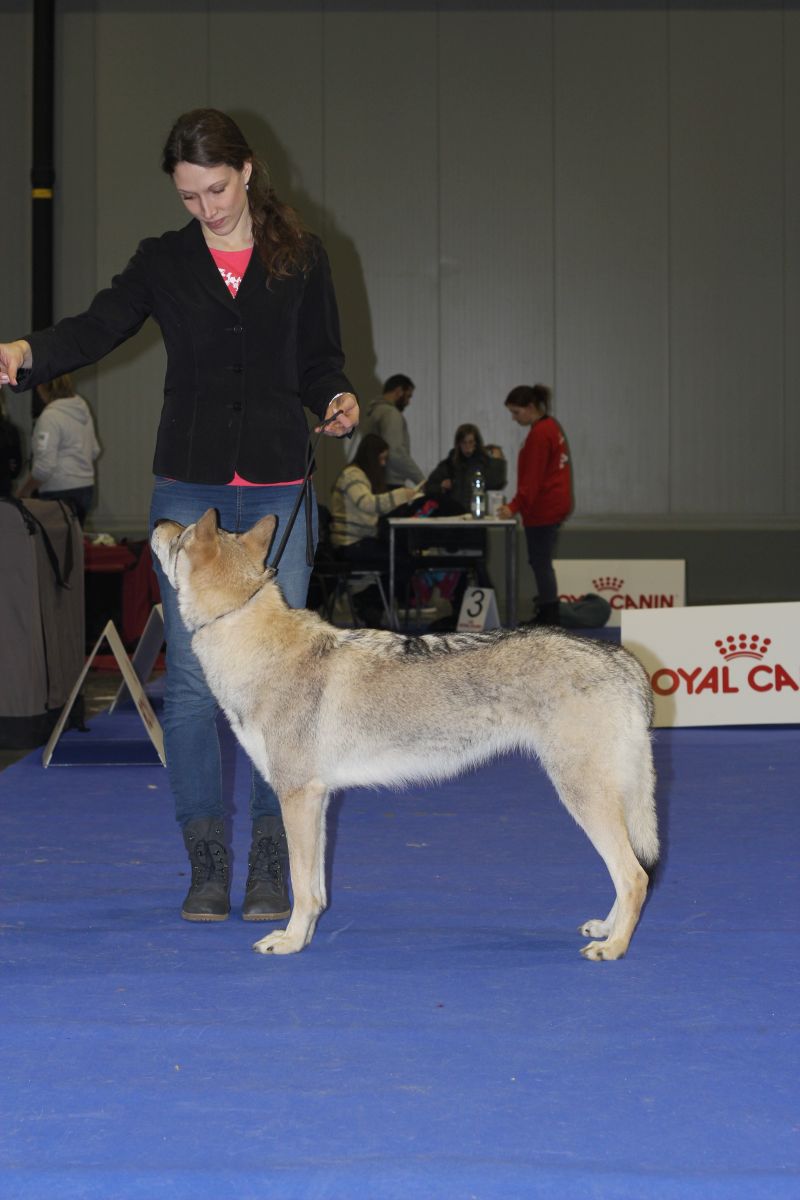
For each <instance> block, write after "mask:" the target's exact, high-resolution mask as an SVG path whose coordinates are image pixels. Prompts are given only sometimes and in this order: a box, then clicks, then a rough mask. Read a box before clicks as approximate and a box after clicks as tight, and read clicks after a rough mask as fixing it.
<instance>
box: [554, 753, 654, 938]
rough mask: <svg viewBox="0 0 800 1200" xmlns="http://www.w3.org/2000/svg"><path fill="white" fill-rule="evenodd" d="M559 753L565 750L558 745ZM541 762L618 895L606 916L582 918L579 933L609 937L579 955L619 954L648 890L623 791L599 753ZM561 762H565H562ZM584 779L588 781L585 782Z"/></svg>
mask: <svg viewBox="0 0 800 1200" xmlns="http://www.w3.org/2000/svg"><path fill="white" fill-rule="evenodd" d="M562 751H563V748H562ZM547 758H548V759H550V761H547V762H545V758H544V756H543V757H542V762H543V765H544V766H545V768H546V770H547V772H548V774H549V775H550V778H551V780H552V781H553V784H554V785H555V787H556V790H557V791H558V794H559V796H560V797H561V800H562V802H563V804H564V806H565V808H566V809H567V810H568V811H569V812H570V813H572V816H573V817H574V818H575V820H576V821H577V822H578V824H579V825H580V827H581V829H583V830H584V832H585V833H586V835H587V837H588V838H589V840H590V842H591V843H592V845H593V846H594V848H595V850H596V851H597V853H598V854H599V855H600V857H601V858H602V860H603V862H604V863H605V864H606V867H607V868H608V873H609V875H610V876H611V879H612V882H613V884H614V888H615V891H616V899H615V901H614V904H613V906H612V908H611V911H610V912H609V914H608V916H607V917H606V918H605V920H601V919H599V918H598V919H594V920H590V921H586V922H584V924H583V925H581V927H580V931H581V933H583V934H584V935H585V936H587V937H592V938H602V937H605V938H606V939H607V940H606V941H604V942H601V941H592V942H589V944H588V945H586V946H584V947H583V948H582V950H581V954H583V955H584V957H585V958H589V959H592V960H594V961H596V962H599V961H602V960H603V959H611V958H621V957H622V955H623V954H624V953H625V951H626V950H627V949H628V944H629V942H630V940H631V937H632V935H633V931H634V929H635V928H636V923H637V921H638V920H639V914H640V912H641V910H642V905H643V904H644V898H645V894H646V892H647V883H648V880H647V874H646V873H645V871H644V870H643V869H642V867H641V864H640V863H639V860H638V859H637V857H636V855H635V854H634V852H633V848H632V847H631V842H630V838H629V837H628V828H627V825H626V822H625V811H624V807H623V798H622V789H621V788H620V787H618V786H617V782H616V779H615V773H614V771H613V769H611V766H610V764H609V763H608V762H603V761H602V758H600V757H598V756H597V755H590V756H588V757H587V756H586V755H585V754H581V755H574V754H573V755H564V754H563V752H562V753H560V754H559V755H558V759H557V760H556V761H553V759H552V758H551V756H550V755H548V756H547ZM565 762H566V763H569V766H565ZM587 781H588V782H587Z"/></svg>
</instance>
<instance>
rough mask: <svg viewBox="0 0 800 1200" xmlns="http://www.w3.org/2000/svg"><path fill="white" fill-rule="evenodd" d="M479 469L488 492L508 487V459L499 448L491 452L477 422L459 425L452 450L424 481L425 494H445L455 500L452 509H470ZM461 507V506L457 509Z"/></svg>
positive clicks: (499, 490)
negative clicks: (484, 442)
mask: <svg viewBox="0 0 800 1200" xmlns="http://www.w3.org/2000/svg"><path fill="white" fill-rule="evenodd" d="M477 471H481V472H482V473H483V480H484V486H485V488H486V491H487V492H502V490H503V488H504V487H505V486H506V478H507V474H506V460H505V459H504V458H503V454H502V451H501V450H500V449H499V448H498V447H493V448H492V450H491V451H490V450H489V449H488V448H487V447H486V446H484V444H483V438H482V437H481V431H480V430H479V429H478V426H477V425H471V424H466V425H459V427H458V429H457V430H456V436H455V441H454V444H453V449H452V450H451V451H450V453H449V454H448V455H447V458H443V459H442V461H441V462H440V463H439V465H438V466H437V467H434V469H433V470H432V471H431V473H430V475H429V476H428V478H427V480H426V483H425V495H426V496H434V497H444V498H446V499H448V500H450V501H451V502H452V504H451V505H450V506H448V507H449V511H451V512H455V511H460V512H465V513H466V512H469V510H470V501H471V499H472V483H473V480H474V478H475V474H476V472H477ZM456 506H458V509H456Z"/></svg>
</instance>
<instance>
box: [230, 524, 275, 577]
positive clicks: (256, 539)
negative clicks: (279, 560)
mask: <svg viewBox="0 0 800 1200" xmlns="http://www.w3.org/2000/svg"><path fill="white" fill-rule="evenodd" d="M277 524H278V518H277V517H273V516H269V517H262V518H261V520H260V521H256V523H255V525H254V526H253V528H252V529H248V531H247V533H242V534H240V536H239V541H240V542H241V543H242V545H243V546H244V548H245V550H246V551H247V555H248V557H249V558H251V559H252V560H253V562H254V563H256V564H257V566H258V567H259V568H260V569H261V570H262V571H263V569H264V563H265V560H266V557H267V554H268V553H269V548H270V546H271V545H272V539H273V538H274V536H275V526H276V525H277Z"/></svg>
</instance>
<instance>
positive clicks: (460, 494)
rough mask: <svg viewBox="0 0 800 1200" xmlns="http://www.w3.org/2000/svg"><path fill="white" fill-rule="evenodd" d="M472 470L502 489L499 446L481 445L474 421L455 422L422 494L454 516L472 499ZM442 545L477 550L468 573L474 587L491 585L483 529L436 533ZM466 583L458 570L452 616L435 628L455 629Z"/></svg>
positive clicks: (466, 509)
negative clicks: (452, 436)
mask: <svg viewBox="0 0 800 1200" xmlns="http://www.w3.org/2000/svg"><path fill="white" fill-rule="evenodd" d="M476 471H481V472H482V473H483V479H484V486H485V490H486V491H487V492H490V491H492V492H495V491H502V489H503V488H504V487H505V486H506V480H507V471H506V460H505V458H504V457H503V451H502V450H501V449H500V447H499V446H484V444H483V438H482V437H481V432H480V430H479V429H478V426H477V425H472V424H466V425H459V427H458V429H457V430H456V435H455V440H454V444H453V449H452V450H451V451H450V453H449V454H448V456H447V458H444V459H442V461H441V462H440V463H439V465H438V466H437V467H435V468H434V469H433V471H431V473H430V475H429V476H428V480H427V483H426V484H425V495H426V496H428V497H429V498H430V499H432V500H435V501H436V503H437V511H436V514H434V515H437V516H442V517H447V516H456V515H458V514H460V513H467V512H469V511H470V506H471V501H472V481H473V479H474V477H475V473H476ZM438 540H439V541H441V542H442V543H443V544H444V548H445V549H449V550H451V551H457V550H461V551H464V550H473V551H475V550H477V551H479V552H480V553H479V557H476V558H475V560H474V561H473V562H472V563H471V564H470V567H471V572H470V573H471V574H472V575H473V576H474V582H475V584H476V585H477V586H478V587H491V586H492V581H491V579H490V578H489V573H488V571H487V569H486V548H487V547H486V530H485V529H481V528H480V527H479V526H476V527H475V528H471V527H470V528H468V529H467V528H465V529H463V530H459V531H458V535H457V536H454V535H453V534H452V533H449V534H444V535H440V536H439V538H438ZM468 583H469V578H468V574H467V572H466V571H462V572H461V574H460V576H459V578H458V579H457V581H456V583H455V586H453V587H452V588H451V590H450V595H449V597H448V598H449V599H450V603H451V605H452V609H453V612H452V616H451V617H443V618H441V619H440V620H439V621H437V622H436V623H435V625H432V626H431V629H432V630H433V631H435V632H442V631H447V630H452V629H455V627H456V622H457V620H458V614H459V612H460V610H461V602H462V600H463V597H464V592H465V591H466V588H467V584H468Z"/></svg>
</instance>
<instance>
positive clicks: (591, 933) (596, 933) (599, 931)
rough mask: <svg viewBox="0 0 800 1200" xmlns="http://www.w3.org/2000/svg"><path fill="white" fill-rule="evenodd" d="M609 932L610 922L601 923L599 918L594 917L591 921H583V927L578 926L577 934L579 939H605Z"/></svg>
mask: <svg viewBox="0 0 800 1200" xmlns="http://www.w3.org/2000/svg"><path fill="white" fill-rule="evenodd" d="M610 932H611V922H610V921H601V920H600V918H599V917H595V918H594V920H592V921H584V923H583V925H579V926H578V933H579V934H580V935H581V937H589V938H605V937H608V935H609V933H610Z"/></svg>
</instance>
